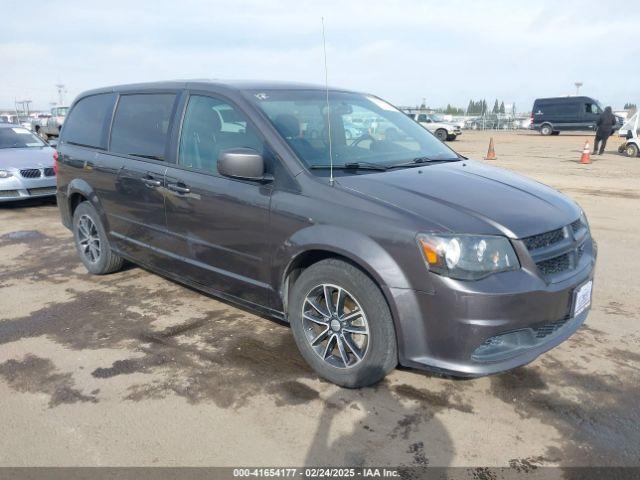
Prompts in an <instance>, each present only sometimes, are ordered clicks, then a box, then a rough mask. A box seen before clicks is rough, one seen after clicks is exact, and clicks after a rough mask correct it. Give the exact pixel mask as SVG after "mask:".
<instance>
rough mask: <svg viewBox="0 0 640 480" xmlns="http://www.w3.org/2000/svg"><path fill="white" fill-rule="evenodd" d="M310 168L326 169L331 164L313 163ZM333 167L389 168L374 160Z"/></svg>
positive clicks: (382, 169)
mask: <svg viewBox="0 0 640 480" xmlns="http://www.w3.org/2000/svg"><path fill="white" fill-rule="evenodd" d="M309 168H312V169H314V170H315V169H326V168H331V165H329V164H324V163H323V164H314V165H311V166H310V167H309ZM333 168H335V169H340V170H378V171H381V172H383V171H385V170H386V169H387V168H389V167H386V166H385V165H380V164H377V163H372V162H348V163H341V164H338V165H334V166H333Z"/></svg>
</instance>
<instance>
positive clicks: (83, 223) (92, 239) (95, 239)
mask: <svg viewBox="0 0 640 480" xmlns="http://www.w3.org/2000/svg"><path fill="white" fill-rule="evenodd" d="M78 244H79V245H80V251H81V252H82V254H83V255H84V257H85V258H86V259H87V260H88V261H90V262H91V263H96V262H98V261H99V260H100V235H99V234H98V228H97V227H96V224H95V223H94V222H93V220H92V219H91V217H90V216H88V215H82V216H81V217H80V219H79V220H78Z"/></svg>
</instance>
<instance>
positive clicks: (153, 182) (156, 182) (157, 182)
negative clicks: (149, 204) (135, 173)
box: [142, 178, 162, 187]
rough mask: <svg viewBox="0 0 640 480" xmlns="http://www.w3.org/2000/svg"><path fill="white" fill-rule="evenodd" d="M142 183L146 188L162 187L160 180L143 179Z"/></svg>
mask: <svg viewBox="0 0 640 480" xmlns="http://www.w3.org/2000/svg"><path fill="white" fill-rule="evenodd" d="M142 182H143V183H144V184H145V185H146V186H147V187H159V186H161V185H162V182H161V181H160V180H156V179H155V178H143V179H142Z"/></svg>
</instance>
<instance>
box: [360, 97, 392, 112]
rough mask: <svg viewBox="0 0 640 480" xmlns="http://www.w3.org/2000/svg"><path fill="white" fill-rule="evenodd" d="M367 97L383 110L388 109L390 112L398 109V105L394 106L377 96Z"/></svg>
mask: <svg viewBox="0 0 640 480" xmlns="http://www.w3.org/2000/svg"><path fill="white" fill-rule="evenodd" d="M367 99H368V100H370V101H372V102H373V103H375V104H376V105H377V106H378V107H380V108H381V109H382V110H388V111H390V112H395V111H396V107H394V106H393V105H390V104H388V103H387V102H385V101H384V100H380V99H379V98H376V97H367Z"/></svg>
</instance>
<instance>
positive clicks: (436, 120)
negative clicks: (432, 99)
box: [408, 113, 462, 142]
mask: <svg viewBox="0 0 640 480" xmlns="http://www.w3.org/2000/svg"><path fill="white" fill-rule="evenodd" d="M408 116H409V117H410V118H412V119H414V120H415V121H416V122H418V123H419V124H420V125H422V126H423V127H424V128H426V129H427V130H429V131H430V132H433V134H434V135H435V136H436V137H438V139H440V140H441V141H443V142H444V141H445V140H448V141H453V140H455V139H456V138H458V136H459V135H462V130H461V128H460V127H459V126H458V125H454V124H452V123H449V122H447V121H445V120H444V119H442V118H441V117H439V116H438V115H435V114H430V113H409V114H408Z"/></svg>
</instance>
